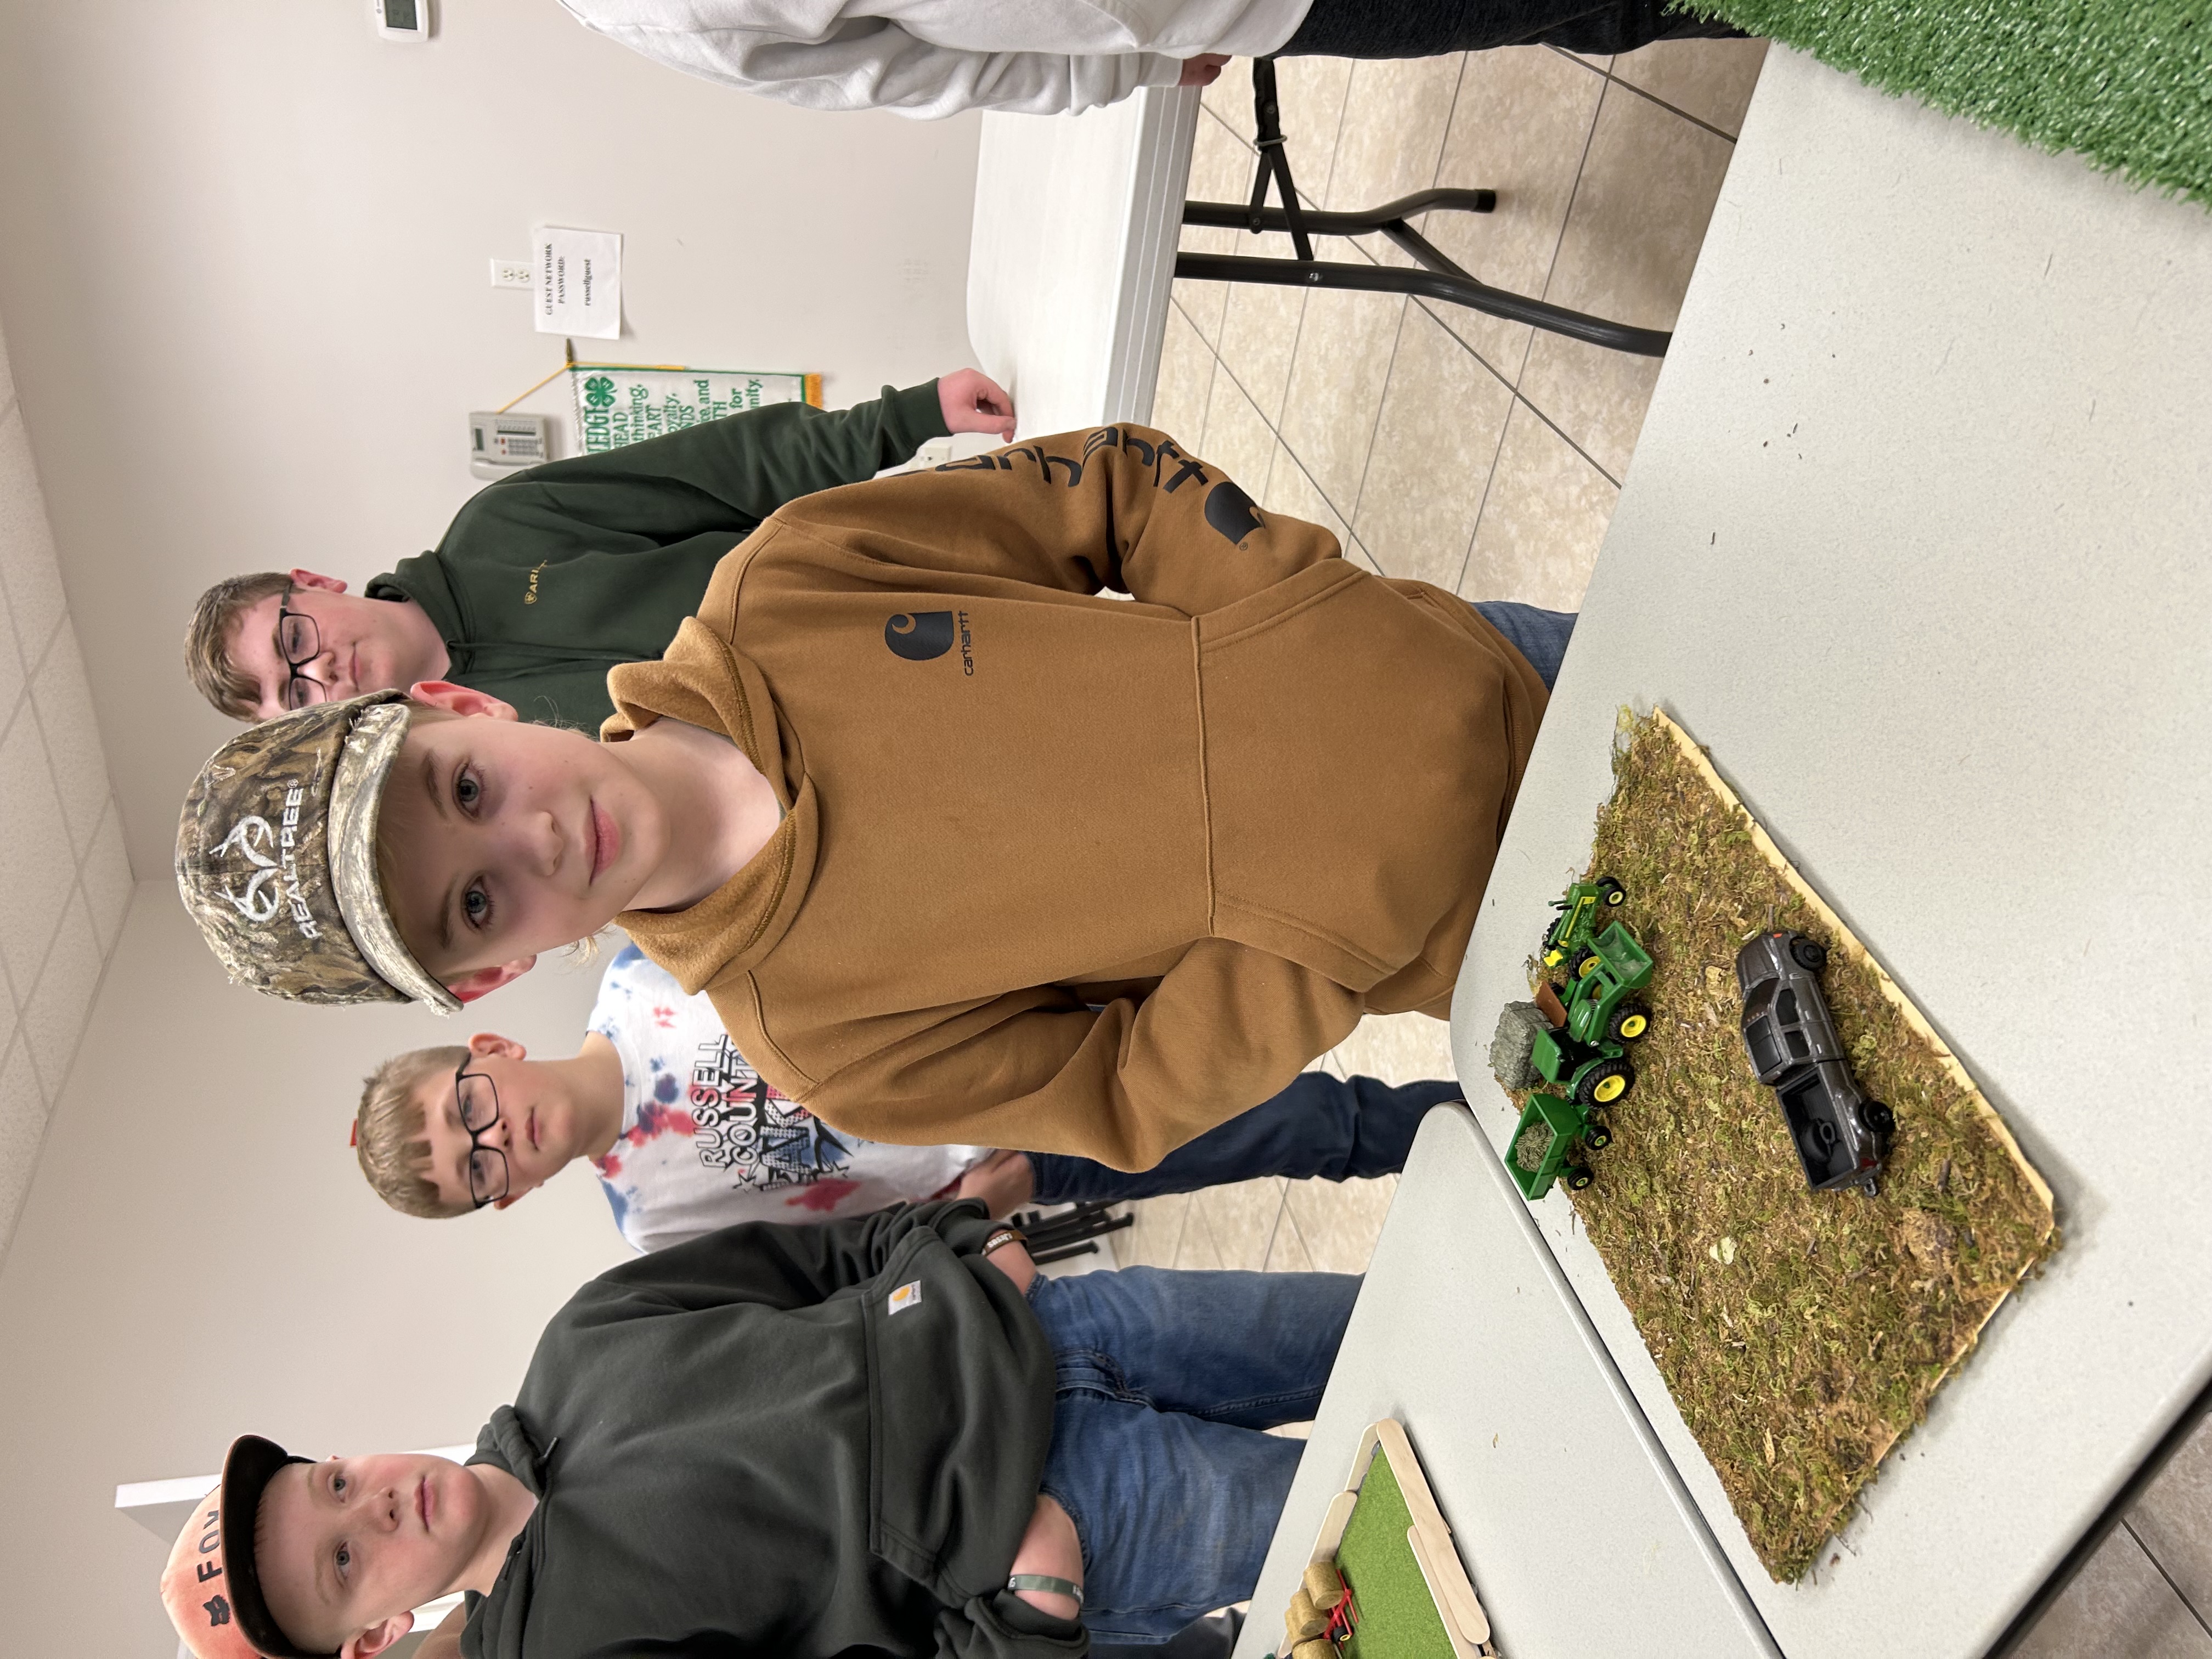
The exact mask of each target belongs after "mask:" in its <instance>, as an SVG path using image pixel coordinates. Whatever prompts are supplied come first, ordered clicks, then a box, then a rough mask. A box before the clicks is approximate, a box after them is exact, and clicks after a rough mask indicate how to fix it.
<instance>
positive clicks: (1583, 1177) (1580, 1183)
mask: <svg viewBox="0 0 2212 1659" xmlns="http://www.w3.org/2000/svg"><path fill="white" fill-rule="evenodd" d="M1559 1179H1560V1181H1561V1182H1564V1183H1565V1186H1566V1187H1567V1188H1569V1190H1571V1191H1573V1192H1577V1193H1578V1192H1580V1191H1582V1190H1583V1188H1585V1187H1587V1186H1589V1184H1590V1182H1593V1181H1595V1180H1596V1179H1597V1177H1596V1176H1594V1175H1592V1174H1591V1173H1590V1172H1589V1165H1588V1164H1568V1165H1567V1167H1566V1168H1565V1169H1564V1170H1560V1171H1559Z"/></svg>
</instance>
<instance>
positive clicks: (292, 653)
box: [276, 587, 330, 709]
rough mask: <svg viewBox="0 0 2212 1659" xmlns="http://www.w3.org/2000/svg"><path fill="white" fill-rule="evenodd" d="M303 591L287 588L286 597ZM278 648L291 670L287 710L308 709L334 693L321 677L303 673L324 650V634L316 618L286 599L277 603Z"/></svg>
mask: <svg viewBox="0 0 2212 1659" xmlns="http://www.w3.org/2000/svg"><path fill="white" fill-rule="evenodd" d="M299 591H300V590H299V589H298V588H296V587H293V588H287V589H286V590H285V592H284V598H285V599H290V598H291V597H292V595H293V594H295V593H296V592H299ZM276 650H277V653H278V654H279V655H281V656H282V657H283V659H284V666H285V667H286V668H288V669H289V670H290V671H291V678H289V679H288V680H286V681H285V682H284V707H285V708H287V709H301V708H307V705H308V704H310V703H317V702H321V701H322V700H323V699H324V698H325V697H326V696H329V695H330V693H329V692H328V691H327V690H325V689H324V686H323V683H322V682H321V681H320V680H314V679H310V678H307V675H305V674H302V673H301V671H300V670H301V667H302V666H304V665H307V664H308V663H311V662H313V661H314V659H316V658H317V657H319V656H320V655H322V653H323V636H322V634H321V632H320V631H319V629H317V628H316V627H315V619H314V618H313V617H309V616H304V615H302V614H301V612H299V611H288V610H286V609H285V608H284V604H283V600H282V599H280V600H279V601H277V605H276Z"/></svg>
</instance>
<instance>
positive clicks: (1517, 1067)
mask: <svg viewBox="0 0 2212 1659" xmlns="http://www.w3.org/2000/svg"><path fill="white" fill-rule="evenodd" d="M1625 896H1626V895H1625V894H1623V893H1622V891H1621V888H1620V884H1619V883H1618V882H1615V881H1612V880H1610V879H1608V880H1605V881H1600V882H1577V883H1576V884H1575V885H1574V886H1572V887H1571V888H1569V889H1568V890H1567V896H1566V898H1565V900H1563V901H1562V902H1561V903H1560V906H1559V909H1560V915H1559V920H1558V921H1554V922H1553V924H1552V927H1551V928H1550V930H1549V931H1548V932H1547V933H1546V934H1545V935H1544V957H1543V960H1544V962H1545V963H1546V965H1547V967H1565V969H1567V971H1568V974H1569V977H1568V979H1567V981H1566V983H1565V984H1564V985H1556V986H1555V985H1553V984H1550V983H1545V984H1543V985H1541V986H1540V987H1538V990H1537V993H1536V1000H1534V1001H1533V1002H1509V1003H1507V1004H1506V1005H1505V1007H1504V1011H1503V1012H1501V1013H1500V1014H1499V1016H1498V1030H1497V1034H1496V1035H1495V1036H1493V1037H1492V1040H1491V1045H1490V1064H1491V1068H1492V1071H1494V1072H1495V1073H1497V1074H1498V1082H1499V1083H1500V1084H1501V1085H1503V1086H1504V1087H1505V1088H1506V1089H1507V1090H1509V1091H1512V1092H1514V1093H1516V1094H1517V1093H1519V1092H1521V1091H1523V1090H1528V1089H1534V1090H1536V1092H1535V1093H1534V1094H1533V1095H1531V1096H1530V1097H1528V1104H1527V1105H1526V1106H1525V1107H1524V1108H1522V1113H1521V1121H1520V1123H1519V1125H1518V1126H1517V1127H1516V1128H1515V1130H1514V1132H1513V1141H1512V1145H1511V1149H1510V1154H1509V1156H1508V1158H1507V1159H1506V1165H1507V1168H1508V1169H1509V1170H1511V1172H1512V1175H1513V1179H1514V1181H1515V1182H1516V1184H1517V1185H1518V1186H1519V1187H1520V1188H1521V1190H1522V1193H1524V1194H1526V1195H1527V1196H1528V1198H1529V1199H1530V1200H1532V1201H1533V1200H1535V1199H1539V1198H1541V1197H1542V1196H1543V1195H1544V1194H1545V1193H1547V1192H1548V1191H1549V1190H1550V1189H1551V1186H1552V1182H1553V1181H1554V1180H1555V1179H1563V1180H1565V1182H1567V1184H1568V1185H1569V1186H1570V1187H1571V1188H1577V1189H1579V1188H1583V1187H1587V1186H1588V1185H1589V1182H1590V1172H1589V1169H1588V1168H1587V1167H1586V1166H1584V1165H1583V1164H1575V1163H1571V1162H1570V1161H1569V1158H1568V1155H1569V1149H1570V1147H1571V1146H1572V1145H1573V1144H1574V1143H1575V1142H1577V1141H1579V1142H1580V1143H1581V1145H1582V1146H1584V1147H1585V1148H1588V1149H1590V1150H1593V1151H1595V1150H1596V1149H1598V1148H1600V1147H1602V1146H1605V1144H1606V1143H1607V1141H1608V1140H1609V1139H1611V1138H1612V1137H1611V1136H1610V1134H1609V1133H1607V1130H1606V1128H1605V1127H1604V1125H1603V1124H1602V1123H1601V1122H1599V1121H1597V1120H1598V1115H1599V1114H1600V1113H1601V1112H1602V1111H1603V1110H1604V1109H1606V1108H1607V1107H1608V1106H1610V1105H1612V1104H1613V1102H1615V1101H1617V1100H1619V1099H1620V1097H1622V1096H1624V1095H1626V1093H1627V1092H1628V1091H1630V1090H1631V1089H1632V1088H1633V1087H1635V1086H1636V1067H1635V1066H1634V1064H1633V1063H1632V1061H1631V1060H1629V1057H1628V1045H1629V1044H1630V1043H1632V1042H1636V1041H1637V1040H1638V1038H1640V1037H1642V1036H1643V1035H1644V1032H1645V1031H1646V1030H1649V1029H1650V1024H1651V1011H1650V1008H1648V1007H1646V1006H1644V1003H1643V1002H1642V1001H1641V1000H1638V997H1637V995H1636V993H1638V991H1641V990H1643V989H1644V987H1646V986H1648V985H1649V984H1650V982H1651V957H1650V952H1649V951H1645V950H1644V946H1643V945H1641V944H1639V943H1638V941H1637V938H1636V935H1635V934H1633V933H1630V932H1629V931H1628V929H1627V928H1626V927H1624V926H1623V925H1622V924H1621V923H1620V922H1618V921H1615V922H1611V923H1608V924H1607V926H1606V927H1604V928H1603V929H1602V930H1601V931H1599V930H1597V929H1596V927H1595V921H1596V920H1597V919H1598V918H1599V917H1600V916H1601V915H1602V914H1603V910H1602V908H1601V907H1607V906H1611V905H1614V904H1618V903H1620V901H1621V899H1622V898H1623V897H1625ZM1538 1085H1551V1086H1550V1087H1549V1088H1539V1087H1538Z"/></svg>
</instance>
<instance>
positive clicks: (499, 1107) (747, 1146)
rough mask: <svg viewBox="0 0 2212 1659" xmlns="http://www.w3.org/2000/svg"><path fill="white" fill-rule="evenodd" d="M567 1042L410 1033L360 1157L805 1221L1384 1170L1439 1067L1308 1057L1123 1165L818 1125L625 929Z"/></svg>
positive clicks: (669, 1233) (1445, 1092) (372, 1174)
mask: <svg viewBox="0 0 2212 1659" xmlns="http://www.w3.org/2000/svg"><path fill="white" fill-rule="evenodd" d="M589 1024H590V1030H589V1031H588V1032H587V1033H586V1036H585V1038H584V1042H583V1046H582V1048H580V1049H579V1050H578V1051H577V1053H576V1054H575V1055H574V1057H573V1058H571V1059H568V1060H532V1059H530V1058H529V1056H528V1055H527V1054H526V1053H525V1051H524V1049H523V1048H522V1045H521V1044H520V1043H519V1042H513V1040H512V1039H510V1038H507V1037H503V1036H495V1035H493V1034H492V1033H489V1032H479V1033H478V1034H477V1036H472V1037H471V1038H470V1039H469V1042H468V1044H467V1046H466V1047H465V1048H464V1047H459V1046H456V1047H453V1048H417V1049H414V1050H411V1051H410V1052H409V1053H407V1054H399V1055H397V1056H395V1057H394V1058H392V1059H391V1060H386V1062H385V1063H384V1065H383V1066H380V1067H379V1068H378V1069H377V1071H376V1073H374V1075H373V1076H372V1077H371V1078H370V1079H368V1086H367V1088H366V1089H365V1090H364V1091H363V1093H362V1103H361V1110H360V1115H359V1117H358V1119H357V1121H356V1126H355V1144H356V1146H357V1148H358V1149H359V1156H360V1158H361V1165H362V1171H363V1173H365V1174H366V1175H367V1176H368V1180H369V1184H370V1185H371V1186H373V1187H374V1188H376V1190H377V1192H378V1194H380V1196H381V1197H382V1198H383V1199H384V1200H385V1201H386V1203H388V1204H390V1205H391V1206H392V1207H393V1208H394V1209H397V1210H401V1211H404V1212H406V1213H408V1214H410V1215H420V1216H453V1215H466V1214H467V1213H468V1212H470V1211H471V1210H472V1209H483V1208H487V1207H489V1208H493V1209H505V1208H506V1207H507V1206H508V1205H509V1204H512V1203H513V1202H515V1201H516V1200H519V1199H520V1198H521V1197H522V1196H523V1195H524V1194H526V1193H528V1192H529V1191H531V1190H532V1188H536V1187H538V1186H540V1185H542V1184H544V1182H546V1181H548V1180H550V1179H551V1178H552V1177H553V1176H555V1175H557V1174H558V1173H559V1172H560V1171H561V1170H562V1167H563V1166H565V1165H566V1164H569V1163H572V1162H574V1161H577V1160H582V1161H584V1162H586V1163H587V1164H590V1165H591V1167H592V1169H593V1170H595V1171H596V1172H597V1173H598V1175H599V1182H600V1185H601V1186H602V1187H603V1188H605V1192H606V1194H607V1200H608V1202H609V1203H610V1204H611V1206H613V1209H614V1213H615V1222H616V1225H617V1226H619V1227H620V1228H621V1229H622V1233H623V1237H625V1238H627V1239H628V1240H629V1242H630V1243H631V1244H633V1245H634V1246H635V1247H636V1248H637V1249H640V1250H658V1249H665V1248H666V1247H668V1246H670V1245H672V1244H681V1243H686V1242H688V1241H690V1240H691V1239H694V1238H698V1237H702V1236H703V1235H705V1234H707V1233H709V1232H712V1231H715V1230H716V1229H718V1228H720V1227H726V1226H729V1225H732V1224H734V1223H737V1222H740V1221H779V1222H804V1221H820V1220H824V1219H829V1218H836V1217H843V1216H851V1215H860V1214H862V1213H865V1212H867V1211H870V1210H877V1209H881V1208H883V1207H884V1206H886V1205H890V1204H896V1203H900V1202H902V1201H904V1202H921V1201H922V1200H927V1199H931V1198H940V1197H951V1196H958V1197H962V1198H980V1199H981V1200H983V1201H984V1202H985V1203H986V1204H987V1206H989V1208H990V1210H991V1212H992V1213H993V1214H994V1215H1003V1214H1005V1213H1006V1212H1008V1211H1010V1210H1012V1209H1013V1208H1015V1207H1016V1206H1018V1205H1023V1204H1030V1203H1037V1204H1058V1203H1065V1202H1070V1201H1073V1200H1104V1201H1109V1202H1111V1201H1115V1200H1123V1199H1136V1198H1149V1197H1153V1196H1156V1195H1158V1194H1163V1193H1180V1192H1191V1191H1194V1190H1196V1189H1197V1188H1200V1187H1208V1186H1213V1185H1216V1184H1218V1183H1223V1182H1233V1181H1249V1180H1252V1179H1255V1178H1256V1177H1258V1176H1294V1177H1304V1176H1322V1177H1325V1178H1327V1179H1329V1180H1334V1181H1342V1180H1344V1179H1346V1178H1347V1177H1351V1176H1377V1175H1385V1174H1389V1173H1390V1172H1391V1171H1393V1170H1396V1169H1398V1168H1399V1167H1400V1166H1401V1164H1403V1163H1404V1162H1405V1158H1406V1152H1407V1148H1408V1147H1409V1146H1411V1145H1412V1144H1413V1131H1414V1129H1415V1128H1416V1127H1418V1126H1419V1122H1420V1120H1421V1115H1422V1114H1423V1113H1425V1111H1427V1110H1428V1109H1429V1108H1430V1107H1431V1106H1432V1105H1435V1104H1436V1103H1437V1102H1439V1101H1443V1100H1450V1099H1455V1098H1456V1097H1457V1096H1458V1093H1459V1091H1458V1088H1457V1086H1456V1085H1454V1084H1451V1083H1449V1082H1441V1081H1440V1082H1420V1083H1409V1084H1407V1085H1403V1086H1401V1087H1396V1088H1393V1087H1391V1086H1390V1085H1387V1084H1383V1083H1380V1082H1377V1081H1376V1079H1373V1078H1364V1077H1363V1078H1352V1079H1349V1080H1348V1081H1347V1080H1346V1079H1340V1078H1336V1077H1333V1076H1331V1075H1329V1074H1328V1073H1326V1072H1309V1073H1305V1074H1304V1075H1303V1076H1301V1077H1299V1078H1298V1079H1297V1080H1296V1081H1294V1082H1293V1083H1292V1084H1291V1086H1290V1087H1289V1088H1287V1089H1285V1090H1284V1091H1282V1092H1281V1093H1280V1094H1279V1095H1277V1096H1275V1097H1274V1098H1273V1099H1272V1100H1269V1101H1267V1102H1265V1103H1262V1104H1261V1105H1259V1106H1256V1107H1255V1108H1254V1109H1252V1110H1250V1111H1249V1112H1246V1113H1244V1114H1243V1115H1240V1116H1237V1117H1235V1118H1231V1120H1230V1121H1228V1122H1226V1123H1225V1124H1222V1125H1220V1126H1219V1127H1217V1128H1214V1129H1212V1130H1210V1131H1208V1132H1207V1133H1205V1134H1203V1135H1200V1137H1199V1138H1198V1139H1195V1140H1194V1141H1191V1142H1190V1143H1188V1145H1186V1146H1182V1147H1180V1148H1178V1149H1177V1150H1176V1152H1172V1153H1170V1155H1169V1156H1168V1158H1166V1159H1164V1161H1163V1162H1162V1163H1161V1164H1158V1166H1157V1167H1156V1168H1154V1169H1152V1170H1146V1171H1144V1172H1142V1173H1141V1174H1136V1175H1129V1174H1124V1173H1123V1172H1121V1171H1120V1170H1113V1169H1109V1168H1108V1167H1107V1166H1106V1165H1105V1164H1098V1163H1095V1162H1093V1161H1092V1160H1091V1159H1089V1158H1073V1157H1066V1156H1060V1155H1055V1154H1049V1153H1030V1152H994V1151H992V1149H991V1148H989V1147H987V1146H894V1145H891V1144H890V1143H888V1142H884V1141H876V1140H864V1139H861V1138H860V1137H859V1136H858V1135H852V1134H848V1133H845V1132H844V1131H843V1130H841V1129H833V1128H831V1127H829V1125H828V1124H826V1123H824V1122H823V1121H821V1120H820V1119H819V1118H817V1117H816V1116H814V1115H812V1114H811V1113H810V1112H809V1111H807V1109H805V1107H803V1106H801V1105H799V1104H798V1103H796V1102H794V1101H791V1100H787V1099H786V1098H785V1097H784V1096H783V1095H782V1094H781V1092H779V1091H777V1090H776V1089H775V1088H774V1087H772V1086H771V1085H769V1084H768V1083H767V1082H766V1081H765V1080H764V1079H763V1078H762V1077H761V1076H760V1074H759V1073H757V1071H755V1070H754V1069H753V1067H752V1066H750V1064H748V1063H747V1062H746V1060H745V1057H744V1055H743V1054H740V1053H739V1052H738V1049H737V1047H736V1045H735V1044H733V1043H732V1042H731V1041H730V1039H729V1037H728V1036H727V1035H726V1033H725V1032H724V1031H723V1030H722V1024H721V1020H720V1017H719V1016H718V1015H717V1014H716V1013H715V1012H714V1005H713V1004H712V1003H711V1002H709V1001H708V1000H707V999H706V998H705V997H703V996H686V995H685V994H684V990H683V987H681V986H680V985H678V983H677V981H675V979H674V978H673V977H671V975H669V974H668V973H667V971H666V970H665V969H662V968H660V967H659V966H658V965H657V964H656V963H653V961H652V960H651V959H649V958H648V957H646V956H645V954H644V953H643V952H641V951H639V950H637V949H636V948H635V946H627V947H625V948H624V949H623V951H621V953H620V954H619V955H617V957H615V959H614V960H613V961H612V962H611V963H609V964H608V967H607V970H606V975H605V979H604V980H603V981H602V982H601V984H600V987H599V1000H598V1001H597V1002H596V1003H595V1004H594V1005H593V1006H592V1014H591V1018H590V1022H589Z"/></svg>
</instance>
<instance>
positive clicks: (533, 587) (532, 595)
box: [522, 559, 553, 605]
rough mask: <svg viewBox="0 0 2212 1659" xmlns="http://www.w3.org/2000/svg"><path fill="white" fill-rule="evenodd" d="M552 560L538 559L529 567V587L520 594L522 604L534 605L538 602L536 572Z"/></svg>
mask: <svg viewBox="0 0 2212 1659" xmlns="http://www.w3.org/2000/svg"><path fill="white" fill-rule="evenodd" d="M552 562H553V561H552V560H550V559H540V560H539V561H538V562H537V563H536V564H533V565H532V566H531V567H530V588H529V591H528V592H526V593H524V594H523V596H522V602H523V604H525V605H535V604H537V603H538V572H539V571H541V570H543V569H544V568H545V567H546V566H547V565H549V564H550V563H552Z"/></svg>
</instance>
